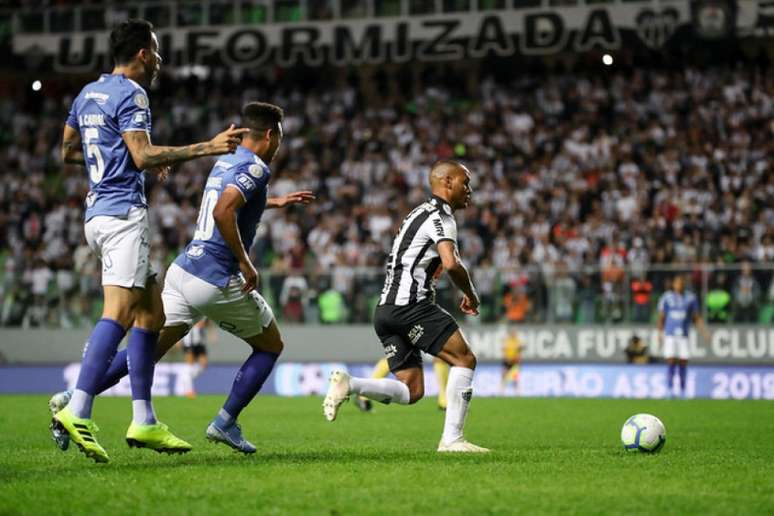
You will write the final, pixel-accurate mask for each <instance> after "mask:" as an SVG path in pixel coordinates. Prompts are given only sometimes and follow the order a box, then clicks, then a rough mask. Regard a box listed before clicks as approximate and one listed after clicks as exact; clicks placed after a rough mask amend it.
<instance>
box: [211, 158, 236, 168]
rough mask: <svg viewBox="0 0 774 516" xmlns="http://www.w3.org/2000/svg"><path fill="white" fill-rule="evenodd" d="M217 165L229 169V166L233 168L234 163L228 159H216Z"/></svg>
mask: <svg viewBox="0 0 774 516" xmlns="http://www.w3.org/2000/svg"><path fill="white" fill-rule="evenodd" d="M215 166H216V167H219V168H226V169H229V168H231V167H232V166H233V165H232V164H231V163H229V162H228V161H221V160H218V161H216V162H215Z"/></svg>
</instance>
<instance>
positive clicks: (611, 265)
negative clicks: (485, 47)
mask: <svg viewBox="0 0 774 516" xmlns="http://www.w3.org/2000/svg"><path fill="white" fill-rule="evenodd" d="M379 81H381V82H380V84H379V91H378V92H377V94H376V97H378V98H379V99H380V101H378V102H377V101H375V100H374V96H373V95H374V94H373V92H371V93H370V95H371V97H368V96H369V89H372V88H368V87H365V86H363V85H361V86H359V87H356V86H354V85H349V86H338V87H331V88H318V89H310V90H308V91H301V90H299V89H295V88H284V87H278V86H276V85H274V84H271V83H267V82H265V81H262V80H261V81H259V80H256V79H255V77H252V76H249V75H245V76H244V77H240V78H236V79H235V78H234V77H233V76H232V75H231V74H228V73H225V72H217V71H216V73H213V74H211V75H210V76H209V77H207V78H198V79H197V78H196V77H195V76H191V77H189V78H177V79H174V78H172V77H171V76H165V77H163V78H162V81H161V84H160V86H159V87H158V88H156V89H154V90H151V92H150V98H151V108H152V112H153V140H154V141H155V142H159V143H164V144H184V143H191V142H194V141H201V140H204V139H207V138H209V137H210V136H211V135H214V134H215V133H217V132H219V131H220V130H222V128H224V127H225V126H227V124H229V123H231V122H236V123H238V113H239V109H240V106H241V104H242V103H243V102H245V101H248V100H255V99H260V100H267V101H271V102H274V103H276V104H278V105H280V106H283V107H284V109H285V113H286V119H285V123H284V131H285V138H284V142H283V147H282V150H281V153H280V155H279V157H278V159H277V160H276V161H275V163H274V165H273V167H272V168H273V179H272V183H271V187H270V188H271V190H270V191H271V195H282V194H285V193H288V192H291V191H294V190H298V189H310V190H313V191H315V192H316V194H317V196H318V200H317V202H316V203H314V204H313V205H310V206H308V207H305V208H292V209H288V210H272V211H269V212H267V213H266V214H265V216H264V220H263V222H262V224H261V226H260V228H259V233H258V238H257V244H256V246H255V248H254V249H253V256H254V257H255V260H256V262H257V263H258V264H259V265H260V270H261V274H262V275H263V283H262V287H261V288H262V290H263V292H264V294H265V295H266V296H267V299H269V300H270V301H272V302H273V305H274V306H275V311H276V312H277V315H278V316H279V317H280V319H281V320H285V321H317V320H319V321H322V322H341V321H368V320H369V318H370V313H371V308H372V306H373V303H374V300H375V298H376V295H377V294H378V292H379V290H380V288H381V281H382V277H381V273H380V271H381V269H382V267H383V265H384V261H385V258H386V255H387V253H388V252H389V246H390V244H391V239H392V237H393V236H394V233H395V231H396V226H397V224H398V223H399V222H400V220H401V219H402V217H403V216H404V215H405V214H406V213H407V212H408V211H409V210H410V209H411V208H413V207H414V206H415V205H417V204H418V203H420V202H421V201H422V200H423V199H425V198H426V196H427V190H426V187H425V185H426V182H427V181H426V179H427V172H428V169H429V166H430V165H431V163H432V162H433V161H435V160H436V159H438V158H451V157H456V158H458V159H461V160H463V161H464V162H465V163H466V164H467V165H468V167H469V168H470V169H471V170H472V171H473V174H474V183H473V185H474V207H472V208H470V209H468V210H466V211H465V212H461V213H458V214H457V221H458V228H459V242H460V245H461V249H462V253H463V257H464V258H465V259H466V261H467V263H468V264H469V265H470V266H472V268H473V271H474V277H475V279H476V282H477V284H478V287H479V290H480V293H481V295H482V299H483V301H484V304H483V316H484V317H483V319H484V320H486V321H495V320H507V321H512V322H530V321H558V322H571V321H572V322H581V323H589V322H602V321H605V322H619V321H629V320H634V321H640V322H647V321H651V320H652V319H653V316H654V311H655V304H656V301H657V299H658V295H659V293H660V292H662V291H663V290H664V289H665V288H666V281H667V279H668V278H669V277H670V276H671V275H672V272H671V270H672V269H675V268H676V269H681V270H685V271H687V272H689V273H690V274H689V277H690V279H691V281H692V282H693V289H694V290H696V291H698V292H700V293H701V301H702V304H703V305H704V307H705V310H706V311H707V313H708V315H709V318H710V321H715V322H722V321H747V322H754V321H758V320H761V321H764V320H771V319H772V312H774V308H773V307H774V281H772V269H771V267H770V266H771V264H772V262H774V203H772V199H774V171H773V170H772V169H773V168H774V163H772V156H774V73H772V71H771V70H769V71H766V72H761V71H759V70H752V69H749V68H745V69H738V70H729V69H725V68H724V69H709V70H698V69H685V70H682V71H662V70H655V69H654V70H647V69H646V70H639V71H636V72H618V73H611V74H608V75H594V74H591V75H577V74H573V73H561V74H549V75H539V76H538V75H535V76H530V75H524V76H522V77H520V78H519V79H518V80H516V81H514V82H509V83H507V84H503V83H497V82H495V81H494V80H492V79H488V78H484V79H483V80H481V81H480V82H478V83H477V86H476V88H475V91H466V92H461V91H460V86H459V84H461V83H464V82H465V81H463V80H460V78H458V77H455V76H453V75H447V76H445V77H444V79H443V80H437V79H428V80H426V81H421V80H418V81H416V83H415V84H414V85H413V87H406V86H405V85H403V84H401V83H400V82H399V78H395V77H390V76H384V77H380V78H379ZM350 84H352V83H350ZM71 86H72V88H70V86H69V85H68V87H67V88H69V89H68V91H67V94H59V93H56V94H46V89H44V91H43V94H41V95H39V96H37V97H35V99H33V100H34V101H33V102H30V100H29V99H27V101H26V102H20V101H19V99H14V98H11V97H9V96H5V97H3V99H2V100H0V120H1V121H2V127H1V128H0V156H1V157H0V159H1V160H2V163H3V164H4V166H3V168H2V172H0V174H2V177H3V180H2V181H0V203H2V209H0V253H2V254H1V255H0V256H2V260H3V282H2V298H0V299H2V313H1V315H2V321H1V323H2V324H4V325H20V324H21V325H48V324H54V325H56V324H60V323H61V324H65V325H77V324H81V319H82V318H91V317H92V316H93V313H92V312H93V311H94V310H95V307H93V306H92V305H91V304H92V299H97V298H99V296H98V295H96V293H97V292H98V290H99V288H100V287H99V264H98V262H97V261H96V258H94V257H93V256H92V255H91V254H90V251H89V249H88V247H87V246H86V243H85V239H84V237H83V226H82V225H83V220H82V218H83V207H82V202H83V199H84V197H85V195H86V192H87V190H88V183H87V176H86V173H85V172H84V171H83V170H82V169H81V168H80V167H77V166H63V165H62V163H61V159H60V157H59V148H60V143H61V132H62V125H63V123H64V120H65V117H66V114H67V110H68V109H69V106H70V103H71V101H72V98H73V95H74V94H76V93H77V91H78V89H79V88H80V85H76V84H72V85H71ZM67 88H66V89H67ZM60 89H61V88H60ZM234 92H239V93H238V94H235V93H234ZM22 106H26V107H22ZM211 165H212V160H209V159H200V160H197V161H193V162H189V163H185V164H183V165H181V166H179V167H177V169H176V170H175V171H174V172H173V174H172V175H171V176H170V177H169V179H168V180H167V181H166V182H163V183H158V182H156V181H155V180H154V179H153V178H151V177H150V176H149V177H148V180H147V187H148V199H149V202H150V206H151V215H152V220H153V227H154V231H153V242H152V248H153V253H154V254H153V256H154V265H155V268H156V269H157V270H158V271H163V270H164V269H165V267H166V264H167V263H169V261H170V260H171V259H173V258H174V256H175V255H176V253H177V252H178V251H179V250H180V249H181V248H182V247H183V246H184V245H185V244H186V242H187V241H188V239H189V238H190V237H191V235H192V232H193V227H194V225H195V221H196V218H197V211H198V205H199V200H200V196H201V191H202V185H203V183H204V179H205V177H206V175H207V174H208V172H209V169H210V167H211ZM699 263H708V264H714V265H715V266H717V267H715V268H713V269H712V270H708V269H706V268H702V269H700V268H698V267H697V265H696V264H699ZM444 281H445V280H442V282H441V285H440V288H439V297H440V300H441V301H442V302H443V303H451V302H452V301H453V300H451V299H450V296H451V295H452V294H451V290H452V289H449V288H446V287H447V286H445V283H444Z"/></svg>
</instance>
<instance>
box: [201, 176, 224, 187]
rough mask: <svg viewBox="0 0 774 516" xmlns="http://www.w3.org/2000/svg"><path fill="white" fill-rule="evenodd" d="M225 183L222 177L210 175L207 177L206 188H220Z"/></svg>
mask: <svg viewBox="0 0 774 516" xmlns="http://www.w3.org/2000/svg"><path fill="white" fill-rule="evenodd" d="M222 185H223V178H222V177H210V178H209V179H207V186H205V188H220V187H221V186H222Z"/></svg>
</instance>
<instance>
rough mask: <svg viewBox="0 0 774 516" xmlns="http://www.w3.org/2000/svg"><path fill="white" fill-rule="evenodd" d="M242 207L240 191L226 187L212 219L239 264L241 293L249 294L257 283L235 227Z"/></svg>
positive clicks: (229, 186)
mask: <svg viewBox="0 0 774 516" xmlns="http://www.w3.org/2000/svg"><path fill="white" fill-rule="evenodd" d="M244 205H245V198H244V197H243V195H242V192H241V190H239V189H238V188H237V187H236V186H233V185H228V186H226V188H225V189H224V190H223V193H222V194H220V198H219V199H218V202H217V203H216V204H215V209H213V210H212V218H213V219H215V224H216V225H217V226H218V231H220V234H221V235H222V236H223V240H225V241H226V245H228V247H229V249H231V252H232V253H233V254H234V257H235V258H236V260H237V263H238V264H239V270H240V272H241V273H242V276H243V277H244V280H245V284H244V285H243V286H242V291H243V292H250V291H251V290H253V289H254V288H255V285H256V284H257V283H258V271H256V270H255V266H254V265H253V263H252V262H251V261H250V257H249V256H248V254H247V249H245V245H244V243H243V242H242V237H241V236H240V234H239V227H238V226H237V212H238V211H239V209H240V208H241V207H242V206H244Z"/></svg>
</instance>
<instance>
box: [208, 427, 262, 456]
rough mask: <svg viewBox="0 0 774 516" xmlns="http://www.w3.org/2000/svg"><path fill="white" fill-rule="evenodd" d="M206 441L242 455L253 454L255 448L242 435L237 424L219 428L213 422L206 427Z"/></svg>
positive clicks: (240, 428)
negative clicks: (221, 445) (229, 448)
mask: <svg viewBox="0 0 774 516" xmlns="http://www.w3.org/2000/svg"><path fill="white" fill-rule="evenodd" d="M207 440H208V441H211V442H213V443H223V444H225V445H226V446H230V447H231V448H233V449H235V450H236V451H238V452H242V453H244V454H248V453H255V446H254V445H253V443H251V442H250V441H248V440H247V439H245V438H244V436H243V435H242V427H241V426H239V425H238V424H237V423H234V424H233V425H231V426H229V427H227V428H221V427H219V426H218V425H216V424H215V421H213V422H212V423H210V426H208V427H207Z"/></svg>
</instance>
